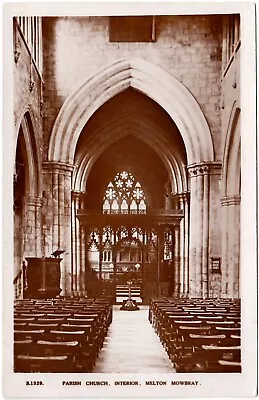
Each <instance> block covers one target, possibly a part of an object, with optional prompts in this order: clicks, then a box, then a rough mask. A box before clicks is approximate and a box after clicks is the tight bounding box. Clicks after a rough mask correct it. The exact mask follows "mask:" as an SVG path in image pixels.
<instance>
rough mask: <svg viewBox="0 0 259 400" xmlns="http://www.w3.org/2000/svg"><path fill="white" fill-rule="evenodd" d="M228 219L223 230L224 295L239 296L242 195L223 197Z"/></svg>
mask: <svg viewBox="0 0 259 400" xmlns="http://www.w3.org/2000/svg"><path fill="white" fill-rule="evenodd" d="M221 204H222V211H223V216H224V218H225V220H226V222H225V224H224V225H223V231H222V282H221V290H222V297H232V298H238V297H239V273H240V272H239V269H240V195H236V196H225V197H224V198H222V199H221Z"/></svg>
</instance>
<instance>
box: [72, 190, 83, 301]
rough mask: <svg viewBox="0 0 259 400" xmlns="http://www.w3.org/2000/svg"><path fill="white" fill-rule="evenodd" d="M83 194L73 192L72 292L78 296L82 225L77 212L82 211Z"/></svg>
mask: <svg viewBox="0 0 259 400" xmlns="http://www.w3.org/2000/svg"><path fill="white" fill-rule="evenodd" d="M80 196H81V192H76V191H73V192H72V232H71V234H72V243H71V244H72V246H71V247H72V263H71V273H72V276H73V280H72V290H73V292H74V293H75V294H78V291H79V290H80V225H79V220H78V218H77V216H76V215H77V212H78V210H79V209H80Z"/></svg>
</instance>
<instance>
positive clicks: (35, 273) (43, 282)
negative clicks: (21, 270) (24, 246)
mask: <svg viewBox="0 0 259 400" xmlns="http://www.w3.org/2000/svg"><path fill="white" fill-rule="evenodd" d="M26 261H27V262H28V266H27V270H26V277H27V289H26V297H31V298H37V299H49V298H54V297H56V296H57V295H59V294H60V292H61V289H60V262H61V261H62V258H52V257H43V258H36V257H27V258H26Z"/></svg>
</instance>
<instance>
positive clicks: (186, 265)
mask: <svg viewBox="0 0 259 400" xmlns="http://www.w3.org/2000/svg"><path fill="white" fill-rule="evenodd" d="M189 199H190V194H189V193H188V192H186V193H184V284H183V294H184V297H188V295H189V220H190V215H189Z"/></svg>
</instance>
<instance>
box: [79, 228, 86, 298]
mask: <svg viewBox="0 0 259 400" xmlns="http://www.w3.org/2000/svg"><path fill="white" fill-rule="evenodd" d="M79 231H80V234H79V240H80V264H79V293H80V295H82V296H86V295H87V293H86V281H85V280H86V256H87V246H86V241H87V234H86V227H85V226H84V225H81V226H80V230H79Z"/></svg>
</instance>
